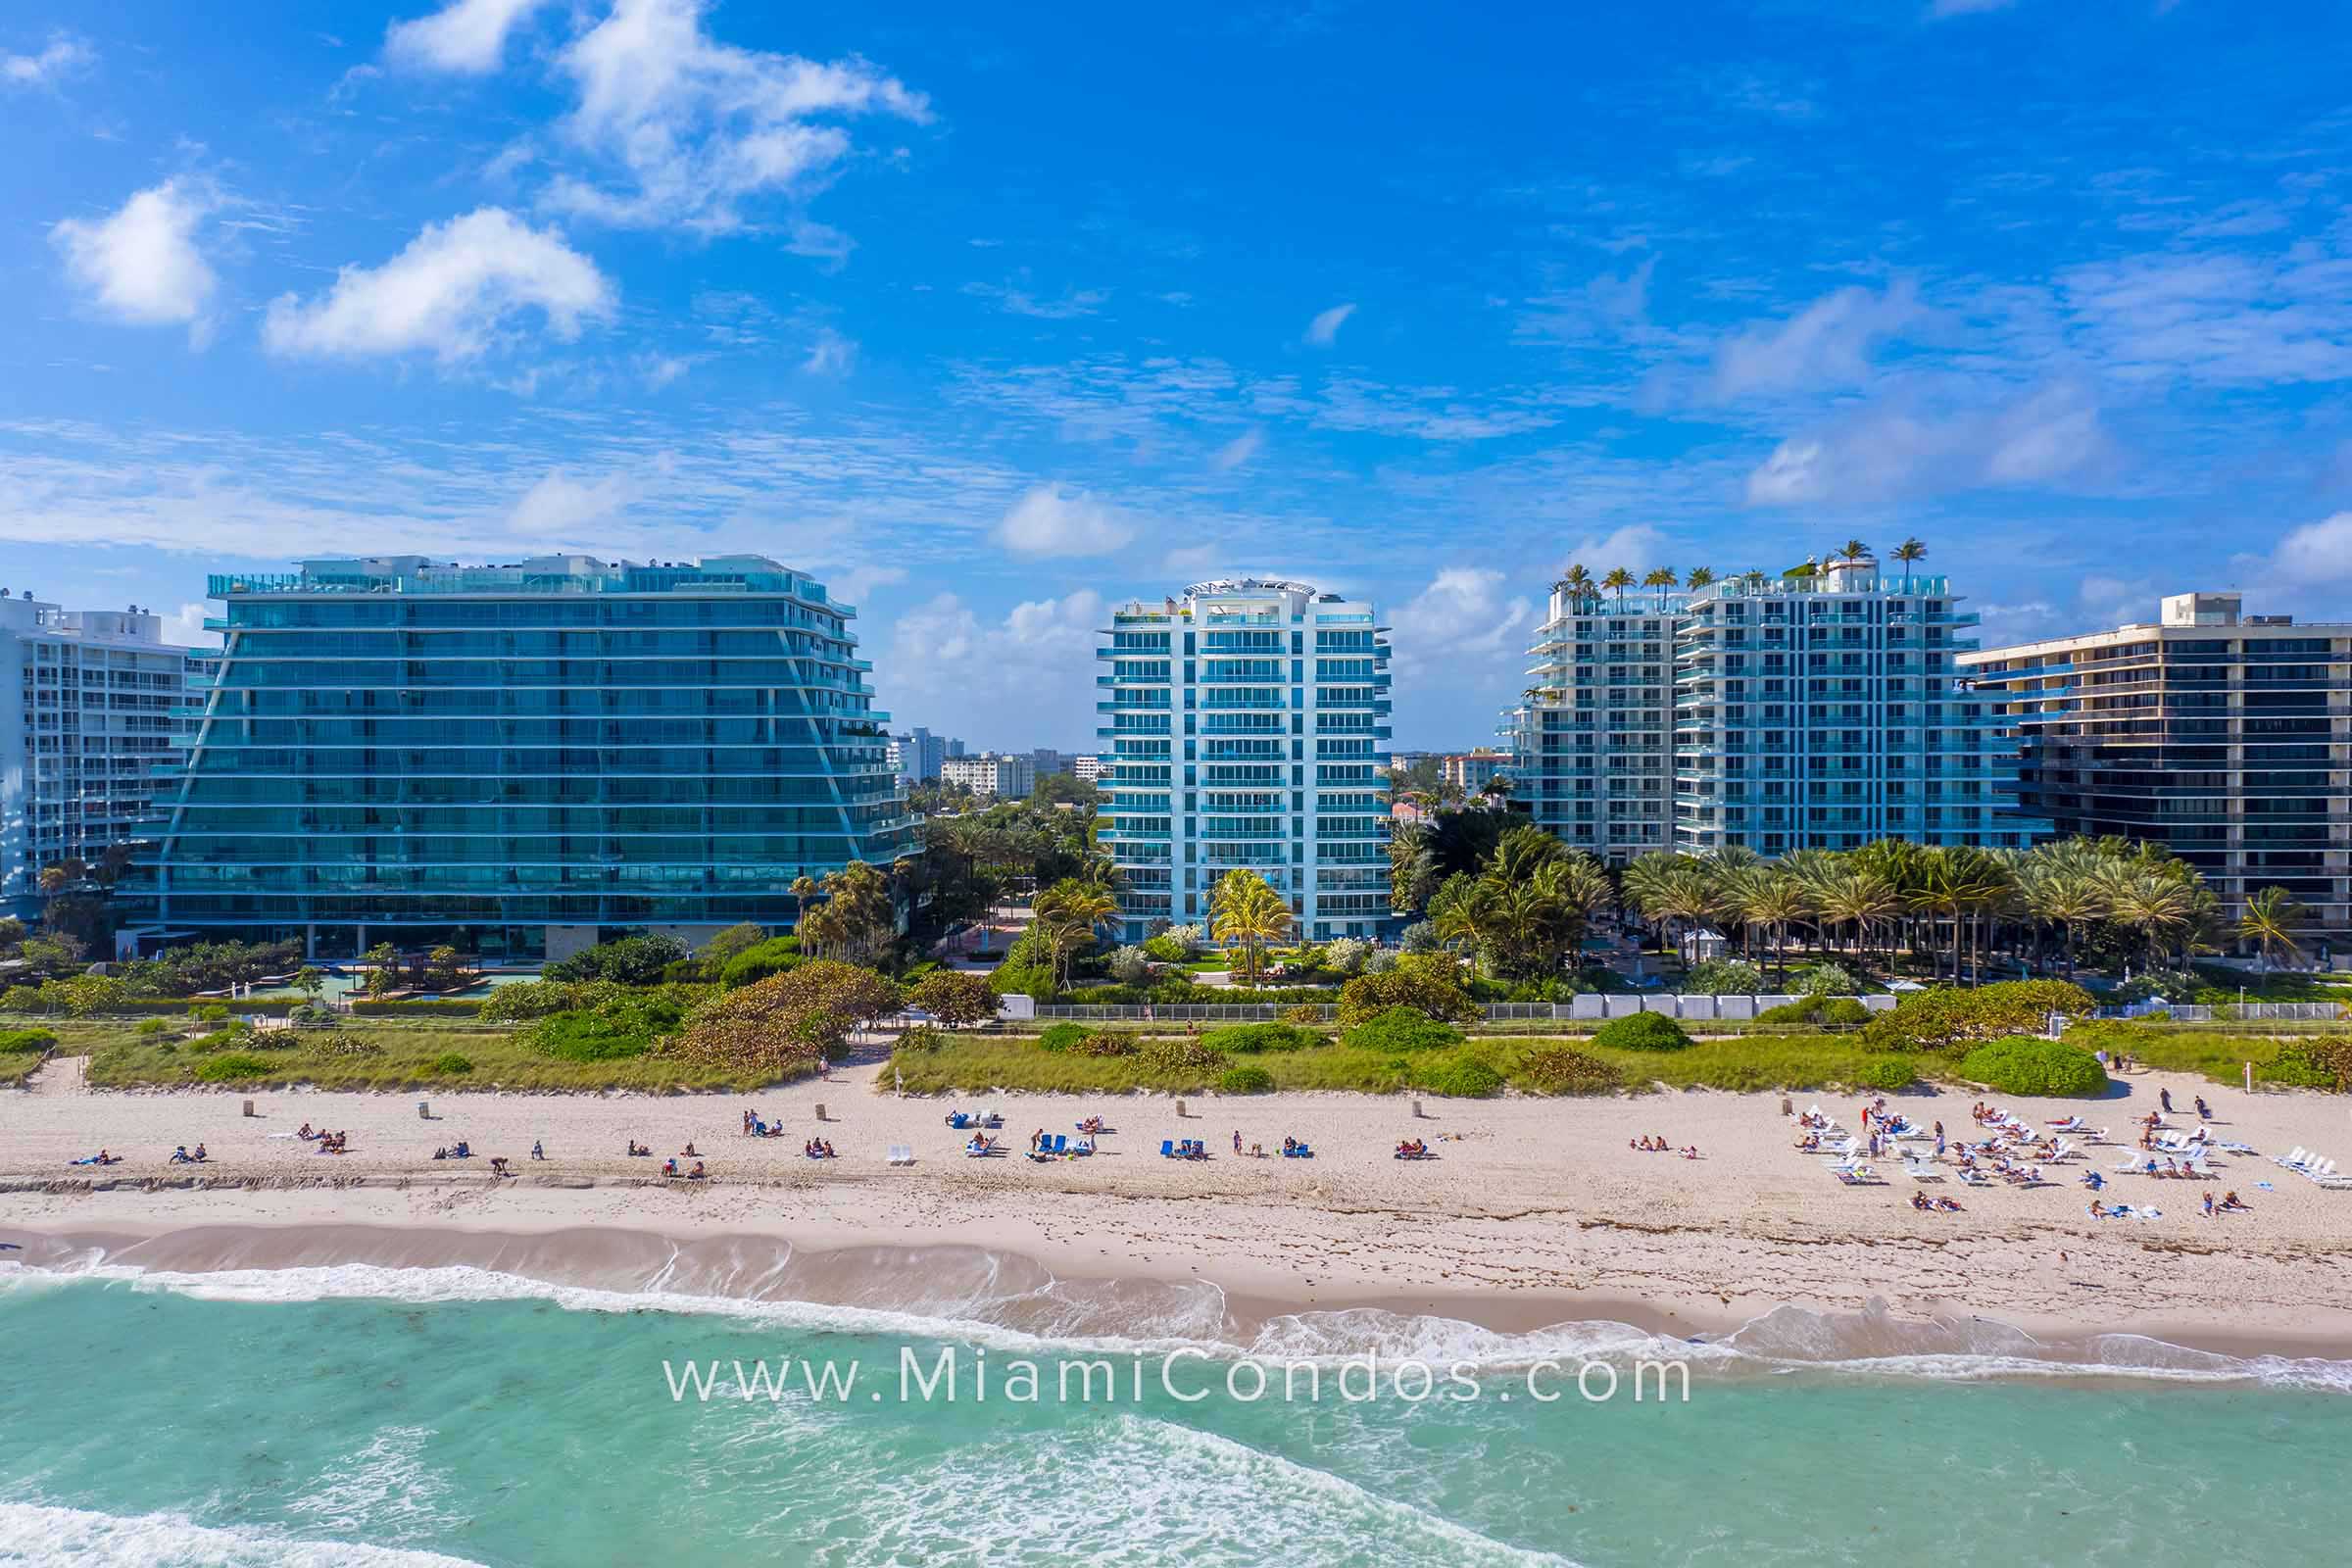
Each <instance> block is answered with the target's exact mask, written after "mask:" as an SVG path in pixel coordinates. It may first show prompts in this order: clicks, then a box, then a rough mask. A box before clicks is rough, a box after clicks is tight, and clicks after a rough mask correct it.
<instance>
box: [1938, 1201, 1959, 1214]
mask: <svg viewBox="0 0 2352 1568" xmlns="http://www.w3.org/2000/svg"><path fill="white" fill-rule="evenodd" d="M1936 1207H1937V1208H1940V1209H1942V1210H1943V1211H1944V1212H1945V1213H1946V1214H1957V1213H1959V1212H1961V1208H1960V1200H1958V1199H1957V1198H1938V1199H1937V1200H1936Z"/></svg>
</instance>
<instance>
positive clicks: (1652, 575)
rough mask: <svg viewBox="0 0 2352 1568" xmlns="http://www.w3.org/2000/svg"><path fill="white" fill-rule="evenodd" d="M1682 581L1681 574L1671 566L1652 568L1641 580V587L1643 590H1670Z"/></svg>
mask: <svg viewBox="0 0 2352 1568" xmlns="http://www.w3.org/2000/svg"><path fill="white" fill-rule="evenodd" d="M1682 580H1683V579H1682V574H1681V573H1680V572H1678V571H1676V570H1675V569H1674V568H1673V567H1672V566H1652V567H1651V568H1650V569H1649V572H1648V574H1647V575H1646V576H1644V577H1643V578H1642V587H1644V588H1672V587H1673V586H1674V585H1675V584H1677V583H1679V582H1681V581H1682Z"/></svg>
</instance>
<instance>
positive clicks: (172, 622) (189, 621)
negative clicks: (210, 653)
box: [163, 599, 221, 648]
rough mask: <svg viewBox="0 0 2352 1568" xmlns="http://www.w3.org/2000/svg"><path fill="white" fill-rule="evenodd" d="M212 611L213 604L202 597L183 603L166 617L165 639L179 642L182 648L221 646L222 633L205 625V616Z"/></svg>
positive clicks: (169, 641) (170, 641)
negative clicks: (206, 627) (207, 602)
mask: <svg viewBox="0 0 2352 1568" xmlns="http://www.w3.org/2000/svg"><path fill="white" fill-rule="evenodd" d="M211 613H213V608H212V606H210V605H208V604H206V603H205V602H204V601H203V600H201V599H198V600H193V601H191V602H189V603H187V604H183V605H181V606H180V607H179V608H178V609H177V610H175V611H173V612H172V613H170V614H168V615H166V616H165V617H164V634H163V635H164V641H166V642H168V643H177V644H178V645H179V646H180V647H182V648H218V647H220V646H221V634H220V633H219V632H217V631H207V630H205V626H204V618H205V616H207V615H209V614H211Z"/></svg>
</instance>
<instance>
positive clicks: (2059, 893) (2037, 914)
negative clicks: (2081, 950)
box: [2018, 845, 2107, 979]
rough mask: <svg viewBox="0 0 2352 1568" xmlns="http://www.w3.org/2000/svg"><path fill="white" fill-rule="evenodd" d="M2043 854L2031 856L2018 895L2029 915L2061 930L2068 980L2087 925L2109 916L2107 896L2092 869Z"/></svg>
mask: <svg viewBox="0 0 2352 1568" xmlns="http://www.w3.org/2000/svg"><path fill="white" fill-rule="evenodd" d="M2046 848H2051V849H2055V848H2057V846H2054V845H2053V846H2047V847H2046ZM2040 854H2041V852H2040V851H2035V852H2034V853H2033V854H2032V855H2029V856H2028V858H2027V859H2026V863H2025V866H2024V867H2023V874H2022V875H2021V876H2020V877H2019V878H2018V892H2019V894H2020V895H2021V896H2022V897H2023V898H2024V900H2025V906H2026V912H2027V913H2028V914H2029V915H2031V916H2032V917H2033V918H2034V919H2035V920H2038V921H2043V922H2046V923H2048V924H2050V925H2054V926H2056V927H2057V928H2058V935H2059V943H2060V946H2061V948H2062V949H2063V951H2064V953H2065V955H2066V973H2067V978H2069V979H2072V978H2074V974H2075V944H2076V943H2077V941H2078V940H2079V939H2080V937H2081V934H2082V929H2083V928H2084V927H2085V926H2087V925H2089V924H2090V923H2091V922H2092V921H2093V920H2096V919H2098V918H2100V917H2101V916H2103V915H2105V914H2106V913H2107V895H2106V892H2105V891H2104V890H2103V889H2102V888H2101V886H2100V884H2099V879H2098V877H2097V875H2096V873H2095V871H2094V870H2092V869H2091V868H2089V867H2085V866H2083V865H2082V864H2079V863H2070V862H2069V861H2068V860H2064V859H2058V858H2038V859H2037V858H2035V857H2036V856H2039V855H2040ZM2078 859H2079V858H2078Z"/></svg>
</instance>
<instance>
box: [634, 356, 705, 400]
mask: <svg viewBox="0 0 2352 1568" xmlns="http://www.w3.org/2000/svg"><path fill="white" fill-rule="evenodd" d="M638 363H639V367H640V373H642V374H643V375H644V376H645V384H646V386H647V388H648V389H649V390H651V391H655V392H659V391H661V390H662V388H663V387H665V386H667V385H669V383H670V382H672V381H675V380H676V379H677V378H678V377H679V376H682V375H684V374H685V373H686V372H687V371H688V370H691V369H693V368H694V361H692V360H691V359H688V358H687V357H686V356H684V355H682V354H657V355H653V356H651V357H649V358H646V359H643V360H641V361H639V362H638Z"/></svg>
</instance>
